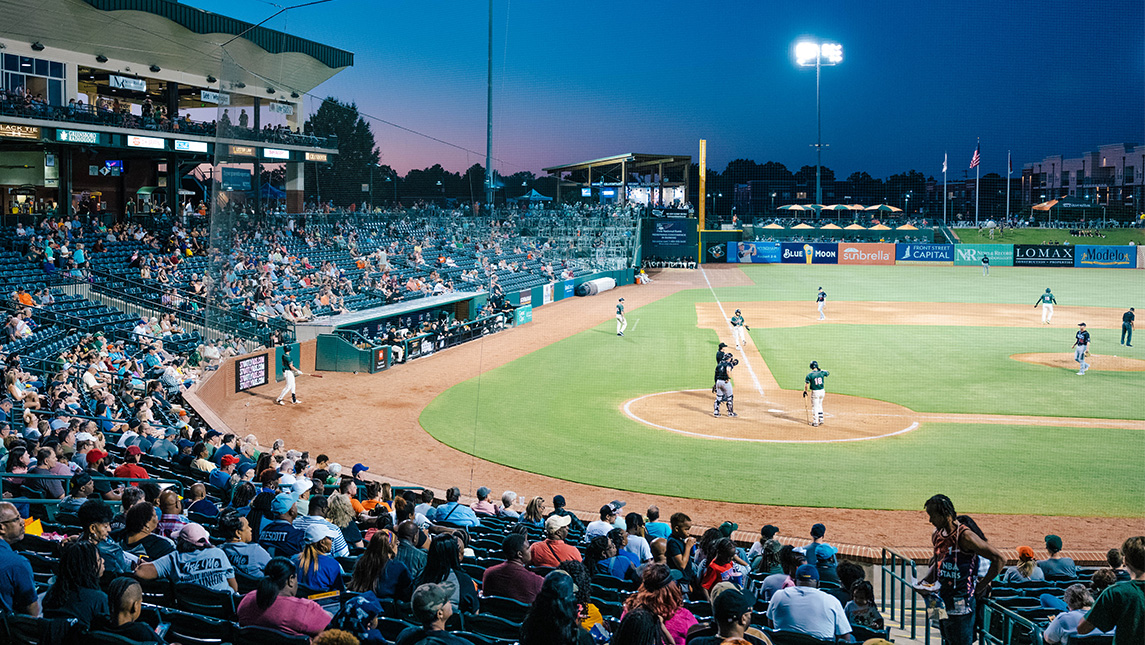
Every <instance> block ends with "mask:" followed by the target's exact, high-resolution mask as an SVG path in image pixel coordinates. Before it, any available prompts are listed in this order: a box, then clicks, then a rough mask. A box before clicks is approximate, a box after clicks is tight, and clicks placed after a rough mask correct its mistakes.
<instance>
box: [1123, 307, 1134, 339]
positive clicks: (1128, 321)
mask: <svg viewBox="0 0 1145 645" xmlns="http://www.w3.org/2000/svg"><path fill="white" fill-rule="evenodd" d="M1134 320H1135V316H1134V315H1133V307H1130V308H1129V311H1127V312H1125V313H1123V314H1121V344H1122V345H1125V346H1126V347H1133V321H1134Z"/></svg>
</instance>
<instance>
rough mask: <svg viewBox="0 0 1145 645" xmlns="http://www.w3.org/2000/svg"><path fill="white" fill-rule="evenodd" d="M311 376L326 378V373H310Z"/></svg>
mask: <svg viewBox="0 0 1145 645" xmlns="http://www.w3.org/2000/svg"><path fill="white" fill-rule="evenodd" d="M310 376H313V377H314V378H326V376H325V375H324V374H310Z"/></svg>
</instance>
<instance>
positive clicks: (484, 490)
mask: <svg viewBox="0 0 1145 645" xmlns="http://www.w3.org/2000/svg"><path fill="white" fill-rule="evenodd" d="M492 492H493V491H491V490H489V487H488V486H482V487H481V488H478V489H477V501H476V502H474V503H473V504H470V506H469V508H471V509H473V512H474V513H477V514H478V515H497V511H498V510H500V509H498V508H497V505H496V504H494V503H493V502H490V501H489V493H492Z"/></svg>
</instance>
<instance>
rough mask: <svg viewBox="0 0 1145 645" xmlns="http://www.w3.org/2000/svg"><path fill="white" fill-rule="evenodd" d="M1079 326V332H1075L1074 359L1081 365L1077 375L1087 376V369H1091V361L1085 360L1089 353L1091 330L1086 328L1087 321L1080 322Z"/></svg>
mask: <svg viewBox="0 0 1145 645" xmlns="http://www.w3.org/2000/svg"><path fill="white" fill-rule="evenodd" d="M1077 326H1078V327H1080V328H1081V329H1078V330H1077V333H1076V334H1074V341H1073V360H1075V361H1077V364H1078V365H1079V366H1080V367H1081V369H1079V370H1078V371H1077V375H1078V376H1085V371H1086V370H1087V369H1089V363H1086V362H1085V356H1086V354H1089V332H1088V331H1086V330H1085V323H1078V324H1077Z"/></svg>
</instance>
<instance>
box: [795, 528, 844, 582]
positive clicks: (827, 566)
mask: <svg viewBox="0 0 1145 645" xmlns="http://www.w3.org/2000/svg"><path fill="white" fill-rule="evenodd" d="M826 534H827V527H826V526H824V525H822V524H815V525H814V526H812V527H811V544H808V545H807V549H806V550H805V551H804V553H805V554H806V556H807V564H810V565H814V566H815V567H816V568H818V569H819V579H820V580H825V581H827V582H830V583H832V584H836V585H837V584H839V574H838V572H836V571H835V567H837V566H838V564H839V561H838V559H837V558H836V557H835V556H836V554H837V553H838V552H839V550H838V549H836V548H835V547H833V546H831V545H830V544H827V543H826V542H824V541H823V536H824V535H826Z"/></svg>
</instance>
